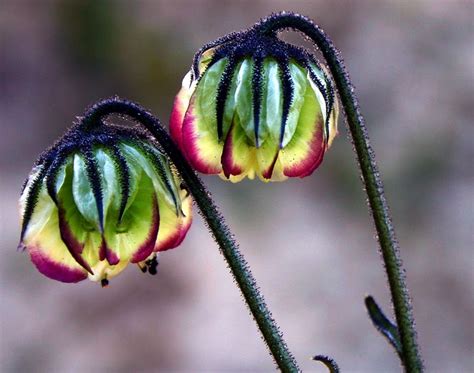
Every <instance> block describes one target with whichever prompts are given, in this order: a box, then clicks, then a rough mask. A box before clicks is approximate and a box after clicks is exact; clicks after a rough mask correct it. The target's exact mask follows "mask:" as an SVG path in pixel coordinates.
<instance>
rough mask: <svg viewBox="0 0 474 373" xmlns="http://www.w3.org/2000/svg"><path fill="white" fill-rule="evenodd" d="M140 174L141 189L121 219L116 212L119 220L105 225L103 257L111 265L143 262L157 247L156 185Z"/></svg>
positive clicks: (139, 187)
mask: <svg viewBox="0 0 474 373" xmlns="http://www.w3.org/2000/svg"><path fill="white" fill-rule="evenodd" d="M139 177H140V180H139V182H138V191H137V193H136V196H135V198H134V200H133V202H132V204H131V205H130V207H129V208H128V209H127V211H126V212H125V213H124V215H123V217H122V220H121V221H118V212H117V211H113V212H114V214H115V216H114V218H115V219H116V220H115V221H116V222H117V223H116V224H107V225H106V227H105V232H104V242H103V244H104V246H103V248H102V255H101V257H102V258H106V259H107V260H108V261H109V263H110V264H117V263H118V262H119V261H120V262H122V261H125V262H128V261H131V262H133V263H136V262H139V261H142V260H144V259H145V258H146V257H148V256H149V255H150V254H151V253H152V251H153V248H154V246H155V242H156V237H157V234H158V228H159V222H160V218H159V212H158V202H157V200H156V194H155V188H154V186H153V183H152V181H151V179H150V178H149V177H148V175H147V174H146V173H145V172H142V173H141V175H140V176H139Z"/></svg>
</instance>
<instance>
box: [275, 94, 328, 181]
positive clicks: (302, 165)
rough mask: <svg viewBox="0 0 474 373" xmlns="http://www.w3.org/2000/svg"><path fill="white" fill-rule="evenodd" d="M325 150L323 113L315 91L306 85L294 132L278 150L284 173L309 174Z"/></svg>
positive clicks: (318, 162) (296, 175)
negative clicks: (285, 144) (284, 145)
mask: <svg viewBox="0 0 474 373" xmlns="http://www.w3.org/2000/svg"><path fill="white" fill-rule="evenodd" d="M325 150H326V142H325V136H324V117H323V113H322V111H321V106H320V104H319V101H318V100H317V98H316V95H315V92H314V91H313V89H312V88H311V86H310V85H308V86H307V88H306V92H305V100H304V104H303V106H302V108H301V111H300V116H299V119H298V124H297V126H296V130H295V133H294V135H293V137H292V139H291V141H290V142H289V143H288V145H287V146H286V147H284V148H283V149H282V150H281V151H280V156H279V157H280V161H281V163H282V167H283V173H284V175H286V176H288V177H304V176H308V175H310V174H311V173H312V172H313V171H314V170H315V169H316V168H317V167H318V166H319V164H320V163H321V161H322V160H323V156H324V152H325Z"/></svg>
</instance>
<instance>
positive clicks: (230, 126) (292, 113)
mask: <svg viewBox="0 0 474 373" xmlns="http://www.w3.org/2000/svg"><path fill="white" fill-rule="evenodd" d="M337 116H338V112H337V100H336V99H335V96H334V89H333V85H332V82H331V79H330V78H329V77H328V75H327V74H326V73H325V70H324V69H323V68H322V67H321V66H320V65H319V64H318V62H317V60H316V59H315V57H314V56H313V55H312V54H311V53H310V52H308V51H307V50H305V49H303V48H301V47H297V46H295V45H292V44H289V43H286V42H284V41H282V40H281V39H279V38H278V37H277V35H276V33H275V32H273V31H271V30H264V28H262V22H261V23H258V24H256V25H255V26H253V27H252V28H250V29H248V30H245V31H242V32H238V33H232V34H229V35H227V36H224V37H222V38H220V39H217V40H215V41H213V42H211V43H209V44H206V45H205V46H203V47H202V48H201V49H200V50H199V51H198V52H197V53H196V55H195V56H194V62H193V66H192V69H191V71H190V72H189V73H188V74H187V75H186V76H185V78H184V80H183V84H182V88H181V90H180V92H179V93H178V95H177V96H176V99H175V102H174V108H173V112H172V115H171V119H170V129H171V135H172V137H173V139H174V140H175V142H176V143H177V144H178V145H179V146H180V148H181V149H182V151H183V152H184V154H185V156H186V158H187V159H188V161H189V162H190V163H191V165H192V166H193V167H194V168H195V169H196V170H197V171H199V172H202V173H205V174H220V175H221V176H222V177H223V178H225V179H229V180H231V181H239V180H241V179H243V178H245V177H249V178H251V179H252V178H254V177H255V175H257V176H258V177H259V178H260V179H261V180H263V181H277V180H284V179H286V178H288V177H305V176H308V175H310V174H312V172H313V171H314V170H315V169H316V168H317V167H318V166H319V165H320V163H321V161H322V159H323V157H324V153H325V152H326V150H327V149H328V148H329V146H330V145H331V143H332V141H333V139H334V137H335V135H336V133H337Z"/></svg>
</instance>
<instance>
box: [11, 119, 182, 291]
mask: <svg viewBox="0 0 474 373" xmlns="http://www.w3.org/2000/svg"><path fill="white" fill-rule="evenodd" d="M20 209H21V216H22V233H21V239H20V245H19V247H21V248H23V249H26V250H27V251H28V252H29V254H30V257H31V260H32V262H33V263H34V264H35V265H36V267H37V268H38V270H39V271H40V272H41V273H42V274H44V275H46V276H47V277H50V278H52V279H55V280H58V281H62V282H78V281H81V280H84V279H86V278H87V277H88V278H89V279H91V280H93V281H100V282H101V283H102V285H107V284H108V281H109V279H110V278H112V277H114V276H116V275H117V274H118V273H120V272H121V271H122V270H123V269H124V268H125V267H126V266H127V264H128V263H136V264H138V266H139V267H140V268H141V269H142V271H144V272H146V271H147V270H148V271H149V272H150V273H151V274H154V273H156V266H157V260H156V253H157V252H160V251H164V250H168V249H171V248H174V247H176V246H177V245H179V244H180V243H181V241H182V240H183V239H184V237H185V235H186V232H187V231H188V229H189V227H190V224H191V198H190V197H189V195H188V193H187V191H186V189H184V188H183V187H181V186H180V181H179V179H178V177H177V176H176V175H175V173H174V171H173V170H172V169H171V168H170V166H169V164H168V160H167V158H166V157H165V156H164V155H163V154H162V153H161V152H160V150H158V149H157V147H156V146H155V144H154V143H153V141H152V140H150V139H149V138H148V137H147V136H146V135H145V134H144V133H142V132H140V131H137V130H136V129H134V130H131V129H126V128H123V127H118V126H113V125H107V126H105V125H102V126H100V127H99V128H97V129H95V130H94V131H92V130H91V131H84V130H83V129H82V128H81V127H80V126H75V127H73V128H72V129H71V130H69V132H68V133H66V135H65V136H64V137H63V138H62V139H61V140H60V141H59V142H58V143H57V144H56V145H54V146H53V147H52V148H51V149H50V150H48V151H47V152H45V153H44V154H43V155H42V156H41V157H40V158H39V160H38V161H37V164H36V166H35V167H34V168H33V171H32V172H31V174H30V176H29V178H28V179H27V181H26V183H25V186H24V189H23V192H22V194H21V197H20Z"/></svg>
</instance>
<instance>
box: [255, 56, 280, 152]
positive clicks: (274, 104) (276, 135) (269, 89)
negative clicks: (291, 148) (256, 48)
mask: <svg viewBox="0 0 474 373" xmlns="http://www.w3.org/2000/svg"><path fill="white" fill-rule="evenodd" d="M263 70H264V73H263V81H264V87H263V99H262V112H261V123H262V124H261V129H262V130H261V132H262V136H263V134H265V135H266V134H268V135H269V137H270V138H269V139H267V138H265V140H264V139H261V140H260V144H263V142H264V141H267V140H269V141H271V142H272V143H273V144H278V143H279V141H280V132H281V120H282V115H283V89H282V83H281V77H280V69H279V67H278V63H277V62H276V61H275V60H274V59H270V58H268V59H266V60H265V61H264V64H263Z"/></svg>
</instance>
